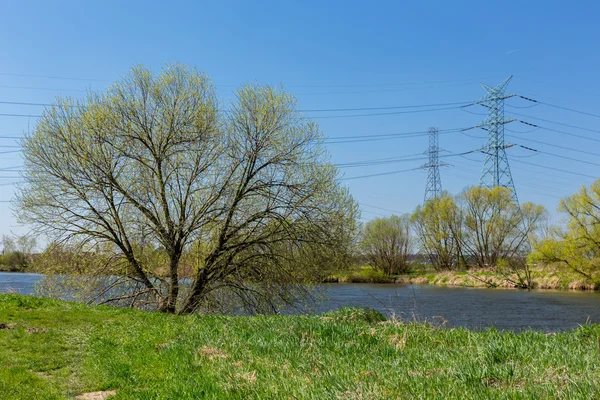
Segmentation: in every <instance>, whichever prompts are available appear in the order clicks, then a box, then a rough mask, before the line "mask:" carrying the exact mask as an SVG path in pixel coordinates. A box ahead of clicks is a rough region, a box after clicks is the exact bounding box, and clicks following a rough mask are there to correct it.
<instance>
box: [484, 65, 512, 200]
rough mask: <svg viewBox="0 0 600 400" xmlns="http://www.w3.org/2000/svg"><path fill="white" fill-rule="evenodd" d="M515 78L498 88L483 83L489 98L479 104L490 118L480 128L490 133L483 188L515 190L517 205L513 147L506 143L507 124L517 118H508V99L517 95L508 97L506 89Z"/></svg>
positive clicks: (508, 79)
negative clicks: (509, 154) (509, 152)
mask: <svg viewBox="0 0 600 400" xmlns="http://www.w3.org/2000/svg"><path fill="white" fill-rule="evenodd" d="M511 79H512V75H511V76H509V77H508V78H506V79H505V80H504V81H502V82H501V83H500V84H499V85H498V86H496V87H491V86H488V85H486V84H484V83H482V84H481V86H483V88H484V89H485V90H486V92H487V96H485V97H484V98H482V99H481V100H479V101H478V102H477V103H478V104H480V105H482V106H484V107H486V108H487V109H488V115H487V118H486V119H485V120H484V121H483V122H482V123H481V124H479V125H477V126H478V127H479V128H481V129H484V130H486V131H487V132H488V137H487V144H486V146H485V147H484V148H482V149H481V151H482V152H483V153H484V154H485V155H486V156H485V161H484V162H483V170H482V171H481V178H480V180H479V185H480V186H482V187H487V188H490V189H491V188H493V187H495V186H501V187H505V188H508V189H510V190H511V193H512V198H513V200H514V202H515V203H517V204H518V203H519V200H518V198H517V192H516V191H515V185H514V182H513V178H512V174H511V173H510V166H509V165H508V157H507V156H506V149H507V148H508V147H511V146H513V145H512V144H505V143H504V125H506V124H508V123H509V122H512V121H514V119H505V118H504V100H506V99H508V98H510V97H513V96H514V94H506V93H505V89H506V86H508V83H509V82H510V80H511Z"/></svg>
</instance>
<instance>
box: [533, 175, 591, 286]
mask: <svg viewBox="0 0 600 400" xmlns="http://www.w3.org/2000/svg"><path fill="white" fill-rule="evenodd" d="M558 210H559V211H561V212H563V213H566V215H567V218H568V223H567V226H566V228H565V229H555V230H553V231H552V232H551V234H550V235H548V237H546V238H543V239H541V240H539V241H537V242H535V244H534V251H533V252H532V254H531V256H530V258H529V260H530V262H540V263H546V264H548V263H554V264H557V265H560V266H563V267H564V268H567V269H570V270H572V271H574V272H576V273H578V274H580V275H581V276H582V277H585V278H586V279H587V280H589V281H591V282H593V283H596V284H598V283H600V179H599V180H597V181H595V182H594V183H592V185H591V186H590V187H589V188H587V187H585V186H584V187H582V188H581V189H580V190H579V192H578V193H575V194H573V195H572V196H569V197H567V198H565V199H563V200H561V202H560V205H559V208H558Z"/></svg>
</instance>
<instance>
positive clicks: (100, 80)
mask: <svg viewBox="0 0 600 400" xmlns="http://www.w3.org/2000/svg"><path fill="white" fill-rule="evenodd" d="M0 75H4V76H20V77H25V78H41V79H59V80H66V81H91V82H111V81H109V80H105V79H94V78H70V77H65V76H45V75H29V74H15V73H10V72H0Z"/></svg>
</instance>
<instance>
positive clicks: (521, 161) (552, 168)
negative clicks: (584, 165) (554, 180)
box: [513, 160, 598, 179]
mask: <svg viewBox="0 0 600 400" xmlns="http://www.w3.org/2000/svg"><path fill="white" fill-rule="evenodd" d="M513 161H514V162H518V163H521V164H527V165H532V166H534V167H540V168H545V169H550V170H553V171H558V172H564V173H566V174H571V175H578V176H583V177H585V178H592V179H598V177H597V176H592V175H587V174H582V173H580V172H573V171H568V170H565V169H561V168H554V167H548V166H545V165H540V164H534V163H530V162H527V161H523V160H513Z"/></svg>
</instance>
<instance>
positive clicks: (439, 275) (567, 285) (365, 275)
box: [328, 266, 599, 290]
mask: <svg viewBox="0 0 600 400" xmlns="http://www.w3.org/2000/svg"><path fill="white" fill-rule="evenodd" d="M532 276H533V279H532V282H533V285H534V288H535V289H565V290H598V289H599V286H598V284H597V283H593V282H589V281H587V280H585V279H584V278H583V277H582V276H581V275H579V274H576V273H574V272H570V271H566V270H564V269H563V268H556V267H552V266H547V267H544V268H539V267H537V268H533V269H532ZM328 281H329V282H340V283H407V284H408V283H412V284H425V285H442V286H464V287H502V288H512V287H515V282H518V277H517V276H516V275H507V276H505V275H502V274H500V273H498V272H496V271H495V270H494V269H493V268H486V269H470V270H468V271H464V270H463V271H435V270H433V269H431V268H430V267H429V268H428V267H426V266H418V267H415V268H414V269H413V270H411V271H410V272H408V273H405V274H401V275H395V276H391V277H390V276H386V275H385V274H383V273H382V272H381V271H378V270H375V269H374V268H372V267H369V266H360V267H357V268H355V269H353V270H350V271H347V272H343V273H339V274H336V275H333V276H331V277H330V278H329V279H328Z"/></svg>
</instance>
